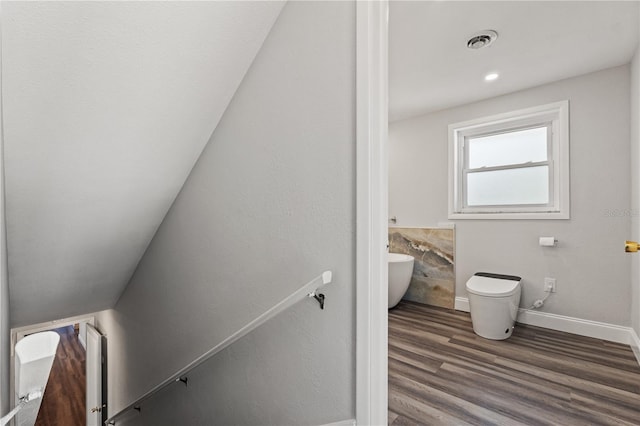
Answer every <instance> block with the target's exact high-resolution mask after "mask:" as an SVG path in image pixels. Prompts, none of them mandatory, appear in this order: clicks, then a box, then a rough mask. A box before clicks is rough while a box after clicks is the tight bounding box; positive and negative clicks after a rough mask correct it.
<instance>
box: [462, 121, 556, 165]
mask: <svg viewBox="0 0 640 426" xmlns="http://www.w3.org/2000/svg"><path fill="white" fill-rule="evenodd" d="M467 141H468V144H467V145H468V149H469V168H470V169H476V168H480V167H493V166H504V165H507V164H522V163H526V162H528V161H531V162H534V163H535V162H538V161H547V127H537V128H535V129H526V130H518V131H515V132H507V133H500V134H497V135H491V136H483V137H478V138H469V139H468V140H467Z"/></svg>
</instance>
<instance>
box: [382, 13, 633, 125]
mask: <svg viewBox="0 0 640 426" xmlns="http://www.w3.org/2000/svg"><path fill="white" fill-rule="evenodd" d="M638 5H639V3H638V2H637V1H621V2H616V1H608V0H607V1H586V2H581V1H566V2H565V1H533V2H529V1H495V2H486V1H467V2H462V1H392V3H391V6H390V16H389V19H390V23H389V26H390V29H389V61H390V64H389V80H390V83H389V86H390V87H389V104H390V105H389V110H390V111H389V116H390V120H391V121H394V120H399V119H404V118H409V117H414V116H417V115H421V114H426V113H428V112H432V111H437V110H441V109H445V108H449V107H452V106H456V105H462V104H466V103H469V102H473V101H478V100H481V99H487V98H491V97H494V96H498V95H502V94H506V93H510V92H514V91H517V90H522V89H525V88H529V87H534V86H538V85H541V84H545V83H549V82H552V81H556V80H561V79H563V78H568V77H573V76H576V75H580V74H586V73H589V72H593V71H597V70H601V69H605V68H610V67H613V66H617V65H622V64H626V63H628V62H629V61H630V59H631V57H632V55H633V51H634V49H635V46H636V45H637V42H638V24H639V23H638ZM485 29H493V30H496V31H497V32H498V34H499V37H498V39H497V41H495V43H493V44H492V45H491V46H489V47H487V48H484V49H479V50H470V49H468V48H467V47H466V43H467V40H468V39H469V37H470V36H471V35H473V34H474V33H476V32H477V31H480V30H485ZM492 71H497V72H499V73H500V78H499V79H498V80H496V81H494V82H490V83H487V82H485V81H484V75H485V74H487V73H489V72H492Z"/></svg>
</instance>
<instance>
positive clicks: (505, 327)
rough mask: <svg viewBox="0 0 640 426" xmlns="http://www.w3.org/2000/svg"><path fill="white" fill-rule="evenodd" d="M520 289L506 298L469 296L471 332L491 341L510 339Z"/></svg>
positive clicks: (516, 312) (516, 313)
mask: <svg viewBox="0 0 640 426" xmlns="http://www.w3.org/2000/svg"><path fill="white" fill-rule="evenodd" d="M519 304H520V288H519V287H518V290H517V292H516V293H515V294H513V295H510V296H507V297H486V296H479V295H475V294H469V308H470V310H471V323H472V324H473V332H474V333H476V334H477V335H478V336H480V337H484V338H485V339H491V340H504V339H508V338H509V337H511V334H513V329H514V326H515V323H516V317H517V315H518V305H519Z"/></svg>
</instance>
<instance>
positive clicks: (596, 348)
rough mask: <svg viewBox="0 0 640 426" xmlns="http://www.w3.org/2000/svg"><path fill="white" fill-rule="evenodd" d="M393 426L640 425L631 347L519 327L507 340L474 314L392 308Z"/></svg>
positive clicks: (638, 382) (639, 370)
mask: <svg viewBox="0 0 640 426" xmlns="http://www.w3.org/2000/svg"><path fill="white" fill-rule="evenodd" d="M389 424H390V425H456V426H458V425H469V424H470V425H567V426H571V425H640V367H639V366H638V362H637V361H636V359H635V358H634V356H633V353H632V352H631V349H630V348H629V346H626V345H621V344H617V343H610V342H605V341H602V340H598V339H591V338H588V337H581V336H576V335H572V334H567V333H562V332H558V331H553V330H547V329H543V328H538V327H532V326H524V325H517V326H516V328H515V331H514V333H513V335H512V337H511V338H509V339H507V340H504V341H492V340H487V339H483V338H481V337H478V336H476V335H475V334H474V333H473V329H472V326H471V319H470V317H469V315H468V314H466V313H463V312H457V311H453V310H447V309H441V308H434V307H430V306H425V305H420V304H416V303H410V302H401V303H400V304H399V305H398V307H397V308H395V309H392V310H390V311H389Z"/></svg>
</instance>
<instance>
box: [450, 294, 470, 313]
mask: <svg viewBox="0 0 640 426" xmlns="http://www.w3.org/2000/svg"><path fill="white" fill-rule="evenodd" d="M453 309H455V310H456V311H463V312H471V309H470V308H469V299H468V298H466V297H456V300H455V302H454V305H453Z"/></svg>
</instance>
